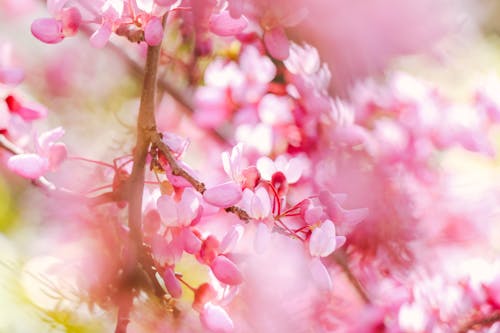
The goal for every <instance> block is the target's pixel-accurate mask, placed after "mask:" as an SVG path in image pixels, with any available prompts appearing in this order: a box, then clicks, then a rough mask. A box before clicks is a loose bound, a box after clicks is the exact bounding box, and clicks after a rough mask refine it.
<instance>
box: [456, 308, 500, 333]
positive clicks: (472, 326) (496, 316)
mask: <svg viewBox="0 0 500 333" xmlns="http://www.w3.org/2000/svg"><path fill="white" fill-rule="evenodd" d="M498 321H500V312H498V311H497V312H493V313H492V314H490V315H489V316H484V317H481V318H475V319H472V320H471V321H469V322H467V323H466V324H465V325H463V326H462V327H461V328H460V329H459V330H458V332H459V333H467V332H468V331H470V330H478V329H480V328H482V327H486V326H491V325H493V324H494V323H496V322H498Z"/></svg>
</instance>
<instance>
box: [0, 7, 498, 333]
mask: <svg viewBox="0 0 500 333" xmlns="http://www.w3.org/2000/svg"><path fill="white" fill-rule="evenodd" d="M309 9H311V6H309V5H307V4H306V3H305V2H302V1H291V2H290V6H289V7H286V8H281V7H280V6H278V5H276V4H275V3H273V2H271V1H265V0H256V1H244V0H227V1H215V0H190V1H188V0H183V1H180V0H179V1H172V0H154V1H153V0H128V1H121V0H106V1H105V0H99V1H85V0H82V1H72V0H48V1H47V10H48V12H49V17H45V18H39V19H36V20H35V21H34V22H33V23H32V25H31V33H32V34H33V36H35V37H36V38H37V39H38V40H40V41H42V42H44V43H47V44H55V43H59V42H63V40H64V39H66V38H70V37H74V38H76V37H75V36H76V35H77V34H79V33H81V34H85V35H87V36H88V37H89V43H90V44H91V45H92V46H93V47H97V48H103V47H106V46H107V45H108V44H111V43H114V42H115V41H116V40H119V37H125V38H126V39H127V40H128V41H129V42H131V43H139V44H140V45H142V46H144V48H146V49H147V55H146V62H145V70H144V82H143V85H144V87H143V92H142V97H141V101H140V107H139V115H138V117H137V142H136V144H135V145H129V146H132V149H130V150H125V151H119V150H117V151H114V152H109V153H110V154H111V155H112V157H111V159H112V162H108V161H109V159H110V158H109V157H107V160H108V161H100V160H94V159H91V158H87V157H85V156H80V153H79V152H78V151H77V147H74V148H73V147H71V146H70V148H67V146H66V144H64V143H62V142H61V139H62V138H63V135H64V133H65V130H64V129H63V128H62V127H56V128H55V129H52V130H49V131H45V132H42V133H41V134H37V131H36V130H35V129H34V127H33V123H34V122H35V121H38V122H40V121H42V120H43V119H44V118H46V117H47V115H48V113H49V111H48V108H46V107H44V106H42V105H39V104H36V103H35V102H34V100H35V99H34V98H32V97H29V96H23V94H21V92H20V90H19V85H20V84H21V83H22V81H23V79H24V76H25V74H24V72H23V70H22V69H21V68H20V67H19V66H18V64H16V63H15V62H14V61H13V59H15V58H13V57H11V53H10V52H11V49H10V47H9V45H8V44H2V45H1V51H2V54H1V55H2V57H1V58H0V94H1V95H0V97H1V98H2V100H3V101H4V103H1V105H0V139H1V140H0V147H1V148H3V151H2V155H1V156H2V162H3V164H5V166H6V168H7V169H8V172H10V173H13V174H16V175H18V176H20V177H24V178H26V179H28V180H30V181H31V184H33V185H34V186H36V187H39V188H41V189H42V190H43V191H44V192H45V193H46V194H47V200H49V201H53V202H55V203H56V205H60V206H59V207H57V208H55V209H54V208H53V207H51V208H48V209H49V210H50V209H52V210H54V212H53V213H54V214H55V215H57V214H60V215H62V219H64V220H65V221H66V222H67V223H66V224H65V225H64V226H57V227H58V228H60V229H64V232H63V235H64V237H65V238H66V239H65V240H64V242H65V243H66V242H69V243H72V242H74V243H75V244H78V246H81V247H82V248H81V249H80V251H77V252H78V255H76V258H75V257H71V259H68V263H64V264H63V265H61V266H60V267H55V268H54V267H52V271H61V272H62V271H64V272H66V270H67V267H68V266H70V267H72V268H73V267H74V268H75V271H74V273H73V275H72V278H73V280H74V282H75V284H76V286H77V294H78V297H80V298H81V299H82V300H85V302H86V303H87V304H88V306H89V308H92V307H98V308H100V309H103V310H106V311H109V312H115V313H117V319H116V328H115V332H116V333H125V332H127V331H140V332H144V331H152V332H159V331H166V332H170V331H176V332H205V331H210V332H216V333H230V332H306V331H313V332H331V331H340V332H380V331H384V332H386V331H387V332H467V331H469V330H472V329H477V330H478V331H481V332H490V333H492V332H497V331H498V330H499V327H500V326H498V323H497V322H498V321H500V315H499V314H500V308H499V304H500V301H499V300H500V297H499V295H498V292H499V286H498V285H499V282H498V281H500V275H499V274H498V272H497V271H496V270H495V272H493V273H491V274H486V273H485V271H486V269H485V268H484V267H485V266H487V264H486V263H484V262H483V261H481V260H483V259H481V260H479V259H478V260H476V261H473V260H469V261H470V263H471V264H470V265H469V266H467V265H464V266H465V268H464V269H463V271H460V272H458V271H457V270H456V269H455V267H453V264H449V263H448V264H447V265H444V264H445V263H447V260H450V261H451V260H452V259H454V257H457V258H459V259H460V258H464V257H466V256H469V253H467V250H470V249H471V248H473V247H476V246H477V248H474V250H476V251H478V252H480V251H483V250H485V248H486V249H487V248H488V244H486V243H487V242H486V240H489V238H488V233H489V232H490V231H491V226H490V224H488V223H487V222H484V223H483V224H481V223H478V220H479V219H483V218H484V219H487V218H488V216H487V215H488V214H485V213H484V212H482V213H483V214H482V215H481V214H478V213H477V211H478V210H481V209H480V208H481V207H480V208H479V209H476V207H469V206H467V207H464V206H462V205H460V204H457V203H455V202H453V200H451V199H449V197H453V196H452V195H451V194H450V189H449V186H448V185H449V183H448V182H449V181H450V178H451V177H452V175H450V174H449V173H447V171H446V170H444V169H443V168H442V167H441V166H440V163H439V162H440V158H443V156H445V155H446V154H448V153H451V152H452V151H453V150H455V149H458V150H460V151H467V152H468V153H470V154H477V155H479V156H482V157H484V158H485V159H490V160H491V159H493V158H494V157H495V153H496V149H495V145H494V143H493V142H492V140H491V136H490V133H491V132H492V131H493V130H494V129H495V127H496V126H497V122H498V120H499V119H500V117H499V115H500V103H499V101H498V98H496V95H495V91H496V90H495V89H494V88H492V87H495V82H494V80H493V79H491V80H492V81H488V82H489V84H488V85H487V86H486V87H481V88H479V89H478V91H477V92H476V93H475V95H474V96H473V98H471V100H470V101H469V102H468V103H457V102H455V101H453V100H452V99H449V98H447V97H446V95H445V94H444V93H442V92H440V91H439V89H437V88H436V87H434V86H433V85H432V84H430V83H428V82H424V81H423V80H419V79H417V78H414V77H412V76H410V75H408V74H405V73H402V72H398V73H391V74H390V75H388V76H387V78H386V80H385V81H384V82H376V81H375V80H372V79H367V80H365V81H360V82H358V83H357V84H356V85H355V86H354V87H352V89H350V90H349V94H347V95H344V96H342V97H341V96H338V95H335V94H333V93H332V89H331V87H332V82H331V81H332V73H331V72H330V69H329V66H328V65H327V64H326V63H324V62H322V60H321V58H320V54H319V52H318V50H317V49H316V48H315V47H313V46H311V45H309V44H307V43H306V42H304V41H292V40H290V39H289V37H288V35H287V32H288V30H287V29H289V28H293V27H295V26H297V25H298V24H300V23H301V22H303V21H304V20H306V18H307V15H308V10H309ZM313 9H314V8H313ZM165 27H166V29H165ZM168 33H172V35H175V36H176V37H175V38H177V39H178V40H176V42H175V43H178V45H176V47H174V49H176V50H177V51H178V52H179V53H180V51H179V50H181V49H183V50H184V51H185V50H186V49H187V50H188V51H187V52H191V55H190V57H189V60H188V61H186V59H185V58H184V57H182V56H181V55H180V54H179V55H176V54H175V52H172V49H170V48H168V46H169V45H168V42H170V41H171V39H173V37H172V36H169V35H168ZM124 45H129V44H124ZM130 50H131V52H137V53H138V54H137V56H139V57H140V56H142V55H144V54H143V53H141V51H138V49H134V48H130ZM142 50H144V49H142ZM118 51H120V50H118ZM95 52H98V51H95ZM122 56H124V57H126V59H128V61H129V62H130V61H131V60H130V59H131V58H127V57H128V54H127V52H124V53H123V54H122ZM176 57H177V59H176ZM166 59H168V61H167V60H166ZM172 59H174V60H177V61H178V63H180V64H182V66H179V67H181V68H182V70H185V71H186V73H185V76H186V77H188V78H189V79H188V80H186V81H188V83H186V85H187V86H188V88H189V89H186V90H187V91H189V92H192V96H189V99H190V101H189V102H186V101H183V100H181V99H182V98H181V97H182V94H181V93H179V92H178V91H176V89H177V86H176V85H173V86H170V85H168V84H165V82H164V81H162V80H163V79H164V77H162V76H161V75H163V74H165V73H167V74H165V75H166V76H168V74H169V72H168V70H167V69H168V68H167V67H168V65H169V64H171V63H176V62H175V61H174V60H172ZM158 67H160V71H159V73H160V74H159V75H160V76H159V77H158V78H157V75H158ZM162 67H165V68H164V69H165V72H161V69H162ZM197 74H199V75H197ZM181 85H182V84H179V86H181ZM496 87H498V86H496ZM160 93H164V94H165V95H171V96H172V97H173V98H174V99H178V100H179V102H180V103H179V104H183V105H184V107H186V105H187V107H188V108H191V109H190V110H189V112H190V113H189V117H187V118H189V119H187V120H186V122H188V123H189V125H187V126H186V127H187V128H189V129H191V132H192V133H190V132H189V130H188V131H183V133H181V130H180V128H181V127H182V126H181V122H182V121H183V120H182V121H181V120H179V119H180V116H177V117H171V115H172V113H169V112H170V111H167V110H165V108H163V107H162V105H163V102H162V103H159V101H161V100H162V98H163V96H160V97H161V98H158V97H159V94H160ZM179 96H181V97H179ZM191 100H192V103H190V102H191ZM168 106H169V107H172V108H175V107H180V106H179V105H174V103H172V104H169V105H168ZM170 118H172V119H173V120H171V119H170ZM170 121H172V122H175V123H169V122H170ZM160 122H167V123H168V124H167V125H165V124H160ZM163 128H168V130H164V129H163ZM68 130H70V129H68ZM194 132H196V133H203V134H202V135H200V134H195V133H194ZM197 150H198V151H203V152H202V153H200V154H199V156H194V155H195V154H196V153H193V151H195V152H196V151H197ZM68 151H70V152H71V153H68ZM73 152H74V153H73ZM69 162H71V163H79V164H81V165H83V168H86V169H88V170H89V174H91V176H90V177H88V179H85V180H82V179H71V180H65V182H64V188H63V187H62V186H61V185H60V184H58V178H57V174H58V172H60V171H61V170H63V169H65V165H67V164H68V163H69ZM74 178H77V177H74ZM82 178H83V177H82ZM82 183H83V184H82ZM448 199H449V200H448ZM452 199H453V198H452ZM447 200H448V201H447ZM457 201H458V200H457ZM495 203H496V200H495ZM62 207H64V208H62ZM469 208H470V209H469ZM471 234H473V235H477V237H481V239H483V240H485V244H480V245H477V244H473V243H474V242H473V241H470V242H467V241H468V240H469V239H468V238H467V237H468V236H470V235H471ZM443 237H447V238H446V242H442V238H443ZM463 244H466V245H467V246H468V248H466V249H463V248H460V246H459V245H463ZM471 251H472V250H471ZM54 252H57V250H55V251H54ZM55 255H56V256H57V253H55ZM61 258H64V259H67V257H65V256H63V255H62V256H61ZM472 258H473V259H474V260H475V259H476V257H474V256H473V257H472ZM469 259H470V258H469ZM434 260H435V262H434ZM463 261H464V262H466V260H463ZM469 261H467V263H469ZM477 262H481V264H477ZM441 264H443V267H440V265H441ZM472 264H477V265H479V266H481V265H482V266H481V267H480V268H478V267H476V266H477V265H476V266H474V269H477V271H475V272H472V273H471V271H470V270H472V268H471V267H472V266H471V265H472ZM495 267H496V266H495ZM89 272H91V273H89ZM474 273H477V274H474Z"/></svg>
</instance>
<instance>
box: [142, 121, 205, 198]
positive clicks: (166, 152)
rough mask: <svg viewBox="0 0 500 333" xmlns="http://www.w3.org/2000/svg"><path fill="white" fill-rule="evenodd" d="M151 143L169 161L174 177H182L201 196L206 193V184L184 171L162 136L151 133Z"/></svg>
mask: <svg viewBox="0 0 500 333" xmlns="http://www.w3.org/2000/svg"><path fill="white" fill-rule="evenodd" d="M151 141H152V143H153V146H155V147H156V148H158V150H159V151H160V152H161V153H162V154H163V156H165V158H166V159H167V162H168V164H169V165H170V168H171V169H172V174H173V175H174V176H180V177H182V178H184V179H186V180H187V181H188V182H189V183H190V184H191V185H192V186H193V187H194V189H195V190H196V191H198V192H200V193H201V194H203V193H204V192H205V190H206V187H205V184H203V183H202V182H200V181H199V180H197V179H196V178H194V177H193V176H191V175H190V174H189V173H188V172H187V171H186V170H184V169H183V168H181V167H180V166H179V164H178V163H177V160H176V159H175V157H174V156H173V155H172V152H171V150H170V148H169V147H168V146H167V145H166V144H165V143H164V142H163V141H162V140H161V136H160V134H158V133H157V132H156V131H155V132H154V133H151Z"/></svg>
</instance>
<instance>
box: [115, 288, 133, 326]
mask: <svg viewBox="0 0 500 333" xmlns="http://www.w3.org/2000/svg"><path fill="white" fill-rule="evenodd" d="M119 303H120V306H119V307H118V314H117V318H116V327H115V333H126V332H127V326H128V323H129V322H130V312H131V311H132V306H133V303H134V295H133V294H132V293H126V294H125V295H123V296H122V297H121V299H120V301H119Z"/></svg>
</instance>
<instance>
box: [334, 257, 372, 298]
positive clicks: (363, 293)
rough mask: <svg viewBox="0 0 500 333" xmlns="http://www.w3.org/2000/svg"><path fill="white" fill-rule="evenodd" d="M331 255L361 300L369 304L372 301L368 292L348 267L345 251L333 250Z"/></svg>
mask: <svg viewBox="0 0 500 333" xmlns="http://www.w3.org/2000/svg"><path fill="white" fill-rule="evenodd" d="M332 256H333V258H334V259H335V262H336V263H337V265H339V266H340V268H341V269H342V271H343V272H344V273H345V275H347V279H348V280H349V282H350V283H351V284H352V286H353V287H354V289H355V290H356V292H357V293H358V295H359V297H361V299H362V300H363V302H365V303H366V304H371V303H372V302H371V300H370V298H369V297H368V294H367V293H366V291H365V289H364V288H363V285H362V284H361V282H360V281H359V280H358V278H356V276H355V275H354V273H353V272H352V270H351V268H350V267H349V263H348V262H347V254H346V253H345V251H343V250H342V249H339V250H337V251H335V252H334V253H333V255H332Z"/></svg>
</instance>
